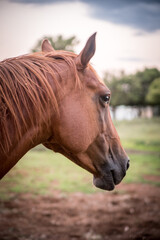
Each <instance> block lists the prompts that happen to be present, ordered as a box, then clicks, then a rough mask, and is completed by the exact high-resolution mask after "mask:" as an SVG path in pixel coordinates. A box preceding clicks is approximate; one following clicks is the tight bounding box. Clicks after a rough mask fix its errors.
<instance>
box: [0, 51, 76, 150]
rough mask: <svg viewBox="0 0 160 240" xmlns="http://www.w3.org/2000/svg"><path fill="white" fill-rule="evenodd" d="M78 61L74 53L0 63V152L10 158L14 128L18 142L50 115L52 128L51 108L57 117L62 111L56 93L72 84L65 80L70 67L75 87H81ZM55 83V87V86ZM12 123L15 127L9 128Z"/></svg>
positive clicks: (13, 59)
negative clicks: (75, 59) (66, 82)
mask: <svg viewBox="0 0 160 240" xmlns="http://www.w3.org/2000/svg"><path fill="white" fill-rule="evenodd" d="M75 57H76V54H74V53H70V52H65V51H57V52H56V53H55V52H54V53H52V52H50V53H47V54H45V53H34V54H30V55H23V56H20V57H15V58H10V59H7V60H4V61H2V62H0V129H1V132H0V134H1V136H0V138H1V141H0V152H4V153H5V154H6V153H7V152H8V151H9V149H10V147H11V145H12V141H11V136H10V135H11V134H10V129H11V127H12V129H15V131H14V134H15V139H17V140H19V139H20V138H21V137H22V135H23V134H24V132H25V131H27V129H28V128H29V126H33V125H34V124H35V123H36V124H38V125H39V126H40V125H41V124H42V122H43V123H44V121H46V114H48V121H46V123H45V124H46V128H48V126H49V121H50V116H49V114H51V113H50V112H49V109H50V107H51V106H52V109H53V111H55V112H57V113H58V110H59V103H58V100H57V96H56V90H57V89H61V87H62V86H61V85H62V83H63V81H67V80H69V79H64V71H65V70H64V68H66V65H67V66H68V68H69V71H71V73H72V75H73V76H74V78H75V87H78V86H79V87H80V85H81V82H80V80H79V77H78V74H77V70H76V65H75V61H74V58H75ZM64 64H65V65H64ZM51 78H52V79H53V80H51ZM51 82H52V83H51ZM53 83H54V87H53V86H51V85H53ZM53 88H55V89H56V90H53ZM9 121H10V123H12V126H9ZM22 126H23V128H22Z"/></svg>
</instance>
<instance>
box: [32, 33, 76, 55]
mask: <svg viewBox="0 0 160 240" xmlns="http://www.w3.org/2000/svg"><path fill="white" fill-rule="evenodd" d="M45 38H47V39H48V40H49V41H50V43H51V45H52V47H53V48H54V49H55V50H67V51H71V52H74V47H75V46H76V45H77V44H78V43H79V41H78V40H77V38H76V37H75V36H72V37H70V38H64V37H63V36H62V35H58V36H57V37H51V36H45V37H43V38H41V39H40V40H38V42H37V43H36V45H35V47H34V48H33V49H32V52H39V51H41V44H42V41H43V39H45Z"/></svg>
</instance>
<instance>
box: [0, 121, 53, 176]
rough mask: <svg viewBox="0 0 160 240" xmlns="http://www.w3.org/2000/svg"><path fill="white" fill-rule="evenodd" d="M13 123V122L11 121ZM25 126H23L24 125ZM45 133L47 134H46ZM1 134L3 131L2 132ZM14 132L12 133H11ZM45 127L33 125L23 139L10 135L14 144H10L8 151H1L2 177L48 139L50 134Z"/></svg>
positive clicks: (0, 171)
mask: <svg viewBox="0 0 160 240" xmlns="http://www.w3.org/2000/svg"><path fill="white" fill-rule="evenodd" d="M10 124H11V123H10ZM22 127H23V126H22ZM44 133H45V134H44ZM0 134H1V133H0ZM11 134H12V133H11ZM47 134H48V133H47V132H46V131H45V129H43V128H42V129H39V127H37V126H32V127H30V128H29V129H28V130H26V131H25V132H24V134H23V136H22V137H21V139H19V140H18V139H14V135H12V136H10V137H11V141H12V142H13V145H11V146H10V148H9V149H8V152H7V153H3V152H1V151H0V162H1V166H0V179H1V178H2V177H3V176H4V175H5V174H6V173H7V172H8V171H9V170H10V169H11V168H12V167H13V166H14V165H15V164H16V163H17V162H18V161H19V160H20V159H21V158H22V157H23V156H24V155H25V154H26V153H27V152H28V151H29V150H30V149H31V148H33V147H35V146H36V145H38V144H40V143H42V142H43V141H45V140H46V139H47V137H48V136H49V134H48V135H47Z"/></svg>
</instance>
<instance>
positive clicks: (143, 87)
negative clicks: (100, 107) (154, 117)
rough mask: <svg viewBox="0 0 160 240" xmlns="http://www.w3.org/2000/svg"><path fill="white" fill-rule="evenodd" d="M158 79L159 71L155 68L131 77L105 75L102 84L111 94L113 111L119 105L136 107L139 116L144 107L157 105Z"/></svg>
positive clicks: (158, 93) (122, 74) (159, 94)
mask: <svg viewBox="0 0 160 240" xmlns="http://www.w3.org/2000/svg"><path fill="white" fill-rule="evenodd" d="M156 79H158V80H156ZM159 79H160V71H159V70H158V69H156V68H151V69H148V68H146V69H144V71H138V72H136V73H135V74H131V75H126V74H124V72H123V73H121V74H120V75H119V76H115V75H113V74H109V73H106V74H105V76H104V82H105V83H106V85H107V86H108V87H109V88H110V90H111V92H112V97H111V106H112V108H113V111H115V110H116V107H117V106H119V105H125V106H136V107H138V109H139V116H140V115H141V114H142V109H143V108H144V107H145V106H147V105H149V104H151V105H154V106H157V105H159V101H160V100H158V99H160V97H159V96H160V84H159ZM155 80H156V81H155ZM154 82H155V83H154ZM152 83H153V85H152Z"/></svg>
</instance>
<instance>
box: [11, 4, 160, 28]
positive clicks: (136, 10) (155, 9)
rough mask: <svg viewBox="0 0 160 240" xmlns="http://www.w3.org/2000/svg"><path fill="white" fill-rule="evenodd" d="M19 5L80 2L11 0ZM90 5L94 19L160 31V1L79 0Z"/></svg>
mask: <svg viewBox="0 0 160 240" xmlns="http://www.w3.org/2000/svg"><path fill="white" fill-rule="evenodd" d="M10 1H12V2H19V3H26V4H27V3H33V4H49V3H60V2H77V1H78V0H46V1H43V0H10ZM79 2H83V3H86V4H88V5H89V7H90V8H89V9H90V12H89V13H90V15H91V16H92V17H93V18H97V19H102V20H106V21H110V22H112V23H115V24H122V25H128V26H130V27H133V28H136V29H139V30H143V31H147V32H153V31H156V30H159V29H160V0H152V1H151V0H133V1H129V0H99V1H97V0H79Z"/></svg>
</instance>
